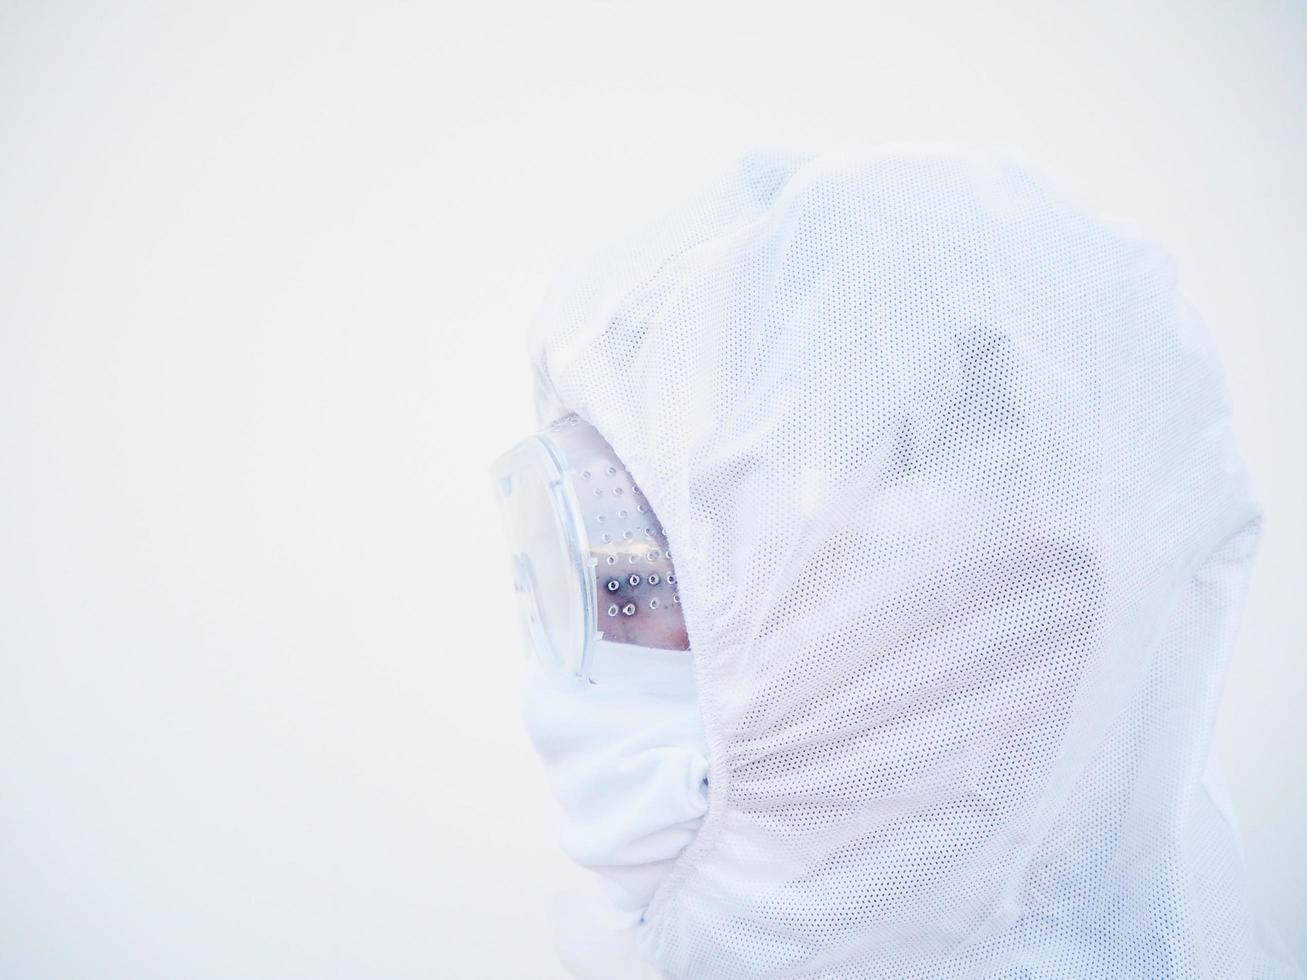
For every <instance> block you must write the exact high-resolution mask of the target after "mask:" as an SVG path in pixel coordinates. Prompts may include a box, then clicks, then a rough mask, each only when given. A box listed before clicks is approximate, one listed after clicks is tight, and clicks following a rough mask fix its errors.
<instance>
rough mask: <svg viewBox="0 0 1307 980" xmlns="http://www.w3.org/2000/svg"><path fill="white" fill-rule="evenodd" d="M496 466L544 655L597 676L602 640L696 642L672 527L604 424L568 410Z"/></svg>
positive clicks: (525, 613)
mask: <svg viewBox="0 0 1307 980" xmlns="http://www.w3.org/2000/svg"><path fill="white" fill-rule="evenodd" d="M491 474H492V476H493V478H494V484H495V491H496V494H497V496H498V499H499V504H500V511H501V513H502V515H503V520H504V527H505V531H506V532H507V535H508V542H509V550H510V553H511V556H512V569H513V586H514V589H515V591H516V593H517V598H518V605H519V609H520V612H521V618H522V623H523V626H524V628H525V630H526V634H527V639H528V643H529V645H530V647H531V649H532V650H534V651H535V653H536V654H537V656H539V657H540V659H541V660H542V661H543V662H544V663H545V664H547V665H548V666H550V667H553V668H555V669H561V670H564V671H567V672H569V673H572V674H575V675H577V676H578V677H582V678H586V679H593V675H594V673H595V666H596V663H597V659H598V658H597V657H596V652H597V651H598V650H599V649H600V647H601V646H611V645H613V644H620V645H623V646H626V647H632V648H638V649H639V650H642V651H678V650H679V651H684V650H688V649H689V639H688V637H687V635H686V631H685V619H684V616H683V615H682V613H681V607H680V596H679V594H678V592H677V582H676V570H675V567H674V566H673V565H672V557H671V555H670V553H669V552H668V549H667V540H666V538H665V537H664V534H663V529H662V527H661V526H660V525H659V523H658V519H657V517H656V516H655V515H654V513H653V509H652V507H651V506H650V505H649V502H648V501H647V500H646V499H645V497H644V495H643V494H642V493H641V492H640V488H639V487H638V486H637V485H636V484H635V483H634V481H633V480H632V478H631V476H630V474H629V473H628V472H627V471H626V468H625V467H624V466H623V465H622V463H621V460H619V459H618V458H617V455H616V453H614V452H613V450H612V447H611V446H609V445H608V443H607V442H606V441H605V440H604V438H603V436H601V435H600V434H599V432H598V430H596V429H595V428H594V427H593V426H591V425H589V424H588V423H587V422H585V421H584V420H583V419H581V418H579V417H578V416H576V415H568V416H566V417H564V418H562V419H559V420H558V421H557V422H555V423H553V424H552V425H550V426H549V427H548V428H547V429H545V430H544V431H543V432H541V433H539V434H537V435H535V436H532V437H531V438H529V439H527V440H525V441H524V442H522V443H519V444H518V445H517V446H516V447H514V448H513V449H511V450H509V452H507V453H505V454H504V455H503V456H501V457H500V458H499V459H498V460H497V461H496V462H495V464H494V466H493V467H492V468H491Z"/></svg>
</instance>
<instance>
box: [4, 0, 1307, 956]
mask: <svg viewBox="0 0 1307 980" xmlns="http://www.w3.org/2000/svg"><path fill="white" fill-rule="evenodd" d="M909 137H911V138H937V137H943V138H957V139H964V140H981V141H987V142H997V143H1000V144H1010V145H1014V146H1016V147H1019V148H1020V149H1022V150H1023V151H1024V152H1025V154H1026V155H1027V156H1028V157H1029V158H1030V159H1032V160H1034V161H1036V162H1037V163H1038V164H1039V165H1040V166H1041V167H1042V168H1043V169H1044V170H1045V171H1046V172H1047V173H1048V174H1050V175H1052V176H1053V177H1054V178H1055V180H1056V181H1057V182H1059V183H1060V184H1061V185H1062V186H1063V187H1064V188H1065V189H1066V190H1067V191H1068V192H1069V193H1071V194H1073V195H1075V196H1077V197H1079V198H1080V199H1082V200H1083V201H1086V202H1087V203H1089V204H1090V205H1091V206H1092V207H1094V208H1096V209H1099V210H1101V211H1105V212H1110V213H1113V214H1117V215H1121V216H1125V217H1128V218H1130V219H1132V220H1133V221H1134V222H1135V223H1136V224H1137V225H1138V227H1140V228H1141V229H1142V230H1144V231H1145V232H1146V233H1148V234H1149V235H1151V236H1152V237H1154V238H1156V239H1158V240H1160V241H1162V242H1163V243H1164V244H1165V245H1166V246H1167V247H1168V248H1169V249H1170V250H1171V251H1172V252H1173V253H1174V254H1175V256H1176V257H1177V259H1178V261H1179V264H1180V267H1181V270H1182V276H1183V280H1184V282H1185V284H1186V285H1187V289H1188V291H1189V292H1190V294H1191V295H1192V296H1193V297H1194V298H1195V300H1196V301H1197V303H1198V305H1199V307H1200V308H1201V309H1202V310H1203V311H1204V313H1205V315H1206V317H1207V319H1208V320H1209V321H1210V323H1211V325H1212V328H1213V331H1214V333H1215V335H1216V337H1217V340H1218V343H1219V345H1220V347H1221V348H1222V350H1223V352H1224V356H1225V358H1226V362H1227V365H1228V371H1229V378H1230V384H1231V387H1232V389H1233V394H1234V398H1235V404H1236V411H1237V422H1238V428H1239V430H1240V433H1241V437H1242V440H1243V446H1244V449H1245V451H1246V455H1247V456H1248V458H1249V461H1250V463H1251V466H1252V468H1253V470H1254V472H1255V473H1256V474H1257V475H1258V477H1259V479H1260V484H1261V487H1262V492H1263V496H1264V500H1265V504H1266V507H1267V510H1268V514H1269V525H1268V531H1267V536H1266V542H1265V546H1264V550H1263V554H1262V558H1261V562H1260V566H1259V570H1258V572H1257V574H1256V577H1255V579H1254V582H1253V587H1252V593H1251V597H1250V600H1249V605H1248V609H1247V616H1246V623H1245V627H1244V630H1243V633H1242V638H1241V642H1240V644H1239V650H1238V656H1237V661H1236V663H1235V664H1234V666H1233V668H1232V670H1231V672H1230V676H1229V684H1228V694H1227V697H1226V700H1225V704H1224V707H1223V713H1222V716H1221V719H1220V723H1219V727H1218V734H1217V748H1218V752H1219V754H1220V756H1221V758H1222V759H1223V760H1224V762H1225V764H1226V766H1227V769H1228V779H1229V783H1230V788H1231V792H1232V795H1233V797H1234V800H1235V803H1236V805H1237V807H1238V810H1239V812H1240V814H1241V817H1242V821H1243V824H1244V828H1245V832H1246V847H1247V857H1248V864H1249V867H1250V872H1251V877H1252V880H1253V884H1254V887H1255V893H1256V897H1257V900H1258V901H1259V903H1260V906H1261V909H1262V912H1263V914H1264V915H1265V917H1266V918H1268V919H1269V920H1270V921H1271V922H1273V923H1274V924H1275V926H1276V927H1277V928H1278V929H1279V930H1280V932H1281V934H1282V935H1283V936H1284V937H1285V938H1286V939H1287V940H1288V941H1289V943H1290V944H1291V945H1292V946H1293V947H1294V948H1295V949H1296V951H1297V953H1298V955H1299V957H1300V959H1303V960H1307V922H1305V920H1307V914H1305V913H1304V912H1303V911H1302V910H1303V909H1305V908H1307V844H1305V843H1304V841H1303V839H1302V836H1301V833H1300V831H1301V829H1302V828H1303V827H1307V721H1305V719H1304V715H1305V713H1304V708H1303V704H1302V701H1303V693H1304V691H1305V690H1307V656H1305V654H1307V649H1305V647H1307V643H1305V642H1304V639H1303V627H1302V610H1303V603H1304V599H1305V598H1307V595H1305V590H1304V575H1303V570H1302V556H1303V555H1304V553H1307V523H1305V522H1304V509H1303V503H1304V463H1303V452H1304V426H1303V419H1304V417H1305V416H1307V399H1305V396H1304V390H1305V389H1307V380H1305V379H1304V355H1305V354H1307V349H1305V345H1304V340H1303V334H1304V327H1305V326H1307V317H1305V316H1304V312H1303V302H1304V296H1303V286H1304V262H1305V260H1307V246H1305V242H1307V238H1305V237H1304V228H1307V178H1305V177H1304V175H1307V5H1304V4H1302V3H1267V2H1255V0H1243V2H1241V3H1237V4H1229V3H1194V2H1188V3H1174V4H1167V5H1158V4H1156V3H1128V4H1127V3H1120V4H1112V3H1101V2H1100V3H1093V4H1071V3H1056V4H1047V3H1041V4H1033V3H1032V4H1030V5H1029V6H1027V7H1018V6H1012V5H1007V4H1004V5H993V4H989V5H986V4H976V3H963V2H959V3H956V4H944V5H940V4H934V5H929V4H903V5H901V6H900V5H884V4H868V3H858V4H853V3H850V4H848V5H833V4H823V3H804V4H798V3H786V4H769V3H761V2H751V3H734V4H729V5H728V4H720V5H710V4H695V5H686V6H677V5H673V4H666V3H663V4H649V3H646V4H640V5H635V4H631V5H622V4H591V5H585V4H569V5H558V4H522V5H520V6H492V5H473V4H468V5H462V6H459V7H455V6H442V5H441V4H438V3H428V4H425V5H419V4H412V5H408V4H405V5H383V4H360V5H358V6H357V7H356V8H353V9H347V8H342V7H331V6H326V5H323V4H321V3H308V2H304V3H300V4H294V5H288V4H278V3H262V4H256V5H252V6H249V7H247V8H243V9H242V8H240V7H238V6H234V5H232V4H228V3H210V4H208V5H196V6H189V5H182V4H149V5H146V4H140V5H137V4H127V3H119V4H104V5H101V4H86V5H71V4H59V3H51V2H41V3H37V2H27V3H20V2H15V0H4V2H3V3H0V668H3V671H2V673H0V976H3V977H4V978H6V980H35V978H64V977H78V978H132V980H147V978H169V980H175V978H237V977H240V978H243V977H260V978H291V977H303V978H315V980H318V978H328V977H340V978H360V980H374V978H401V977H436V976H457V977H460V978H475V977H493V978H498V977H512V978H518V977H526V978H536V977H541V978H552V977H556V976H559V975H560V974H559V970H558V968H557V967H556V966H554V965H553V959H552V953H551V940H550V932H549V924H548V920H547V908H548V900H549V896H550V895H551V894H553V893H554V892H556V891H558V890H559V889H560V888H562V887H565V886H567V885H568V884H570V883H573V882H574V881H575V878H574V877H573V873H572V872H571V871H570V870H569V869H568V868H567V866H566V863H565V861H564V859H563V858H562V856H561V855H560V854H559V853H558V851H557V849H556V847H555V845H554V844H553V833H554V830H555V825H554V816H553V813H552V810H551V804H550V802H549V799H548V796H547V792H546V790H545V787H544V784H543V781H542V779H541V777H540V775H539V774H538V772H537V770H536V769H535V767H534V765H533V762H532V758H531V754H530V749H529V747H528V744H527V742H526V739H525V737H524V735H523V734H522V732H521V730H520V727H519V725H518V722H517V720H516V713H515V712H516V698H517V693H516V687H515V679H516V677H517V673H518V662H517V658H518V634H517V628H516V625H515V623H514V621H513V618H512V617H513V614H512V611H511V608H510V593H509V584H508V573H507V567H506V565H505V564H504V560H503V557H502V547H501V539H500V536H499V529H498V525H497V523H496V515H495V514H494V511H493V504H492V501H491V499H490V498H489V496H488V483H487V479H486V477H485V472H484V471H485V467H486V464H487V463H488V462H489V460H490V459H491V457H493V456H494V455H495V454H496V453H497V452H498V451H499V450H500V449H501V448H505V447H506V446H507V445H508V444H509V443H511V442H512V441H514V440H515V439H517V438H518V437H520V436H522V435H524V434H525V433H526V431H527V429H528V428H529V426H530V424H531V416H530V396H529V390H528V374H527V369H526V363H525V354H524V349H523V343H522V338H523V332H524V329H525V326H526V324H527V323H528V321H529V319H530V318H531V316H532V314H533V313H534V310H535V308H536V306H537V304H538V303H539V301H540V298H541V295H542V293H543V291H544V289H545V287H546V285H547V283H548V280H549V278H550V277H551V276H552V274H553V273H554V271H555V270H556V269H557V267H558V265H559V264H560V262H561V260H562V259H563V258H564V257H565V256H566V255H567V254H569V253H571V252H573V251H574V250H576V249H578V248H580V247H582V246H585V245H589V244H591V243H593V242H595V241H596V240H600V239H603V238H606V237H609V236H611V235H612V234H613V233H615V232H617V231H619V230H621V229H622V228H623V227H624V226H626V225H628V224H629V223H631V222H632V221H634V220H636V219H637V218H639V217H641V216H643V215H644V214H646V213H648V212H649V211H651V210H653V209H655V208H656V207H660V206H662V205H663V204H665V203H667V202H668V201H669V200H671V199H673V198H675V197H676V196H678V195H680V194H682V193H684V192H685V191H687V190H688V189H690V188H692V187H693V186H694V185H695V184H696V183H697V182H698V181H699V180H700V179H701V178H703V177H704V176H706V175H707V174H709V173H711V172H714V171H716V170H717V169H719V168H720V167H722V166H724V165H725V164H727V163H728V162H729V160H730V159H731V158H732V157H734V156H735V155H736V154H737V153H739V152H741V151H743V150H746V149H748V148H750V147H753V146H756V145H790V146H800V147H804V146H814V147H816V146H823V145H830V144H837V145H858V144H868V143H874V142H877V141H880V140H884V139H897V138H909Z"/></svg>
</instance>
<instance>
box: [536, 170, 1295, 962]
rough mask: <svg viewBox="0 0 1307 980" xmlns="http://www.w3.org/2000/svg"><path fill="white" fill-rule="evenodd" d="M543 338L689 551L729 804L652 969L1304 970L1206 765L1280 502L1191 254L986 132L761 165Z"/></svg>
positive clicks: (574, 407)
mask: <svg viewBox="0 0 1307 980" xmlns="http://www.w3.org/2000/svg"><path fill="white" fill-rule="evenodd" d="M533 349H534V358H535V365H536V369H537V376H538V379H539V382H540V386H541V396H542V399H541V400H542V404H545V405H546V406H547V408H546V409H545V411H544V414H545V415H552V414H557V413H561V412H562V411H567V410H571V411H576V412H578V413H579V414H580V415H581V416H582V417H584V418H586V419H588V420H589V421H591V422H592V423H593V424H594V425H595V426H596V427H597V428H598V429H599V430H600V431H601V432H602V433H603V434H604V436H605V437H606V438H607V439H608V440H609V442H610V443H611V444H612V446H613V447H614V449H615V450H616V451H617V453H618V455H619V456H620V457H621V458H622V459H623V460H624V461H625V462H626V464H627V467H628V469H629V470H630V472H631V473H632V474H633V476H634V478H635V479H637V480H638V481H639V484H640V486H641V487H642V489H643V490H644V492H645V494H646V495H647V497H648V499H649V501H650V503H651V504H652V506H653V508H654V510H655V512H656V513H657V514H658V516H659V518H660V519H661V521H662V524H663V526H664V528H665V530H666V533H667V537H668V542H669V546H670V548H671V549H672V551H673V552H674V554H675V556H676V559H675V560H676V565H677V570H678V573H679V579H680V586H681V598H682V603H683V606H684V611H685V620H686V625H687V628H688V631H689V635H690V643H691V648H692V651H693V654H694V658H695V662H696V670H697V680H698V687H699V698H700V704H701V712H702V717H703V724H704V730H705V734H706V737H707V744H708V747H709V766H710V769H709V779H710V801H709V807H708V813H707V817H706V819H705V821H704V824H703V826H702V829H701V830H700V832H699V834H698V836H697V837H696V839H695V840H694V842H693V843H692V844H691V845H690V847H689V848H688V849H687V850H686V851H685V852H684V853H683V854H682V855H681V857H680V858H679V860H678V861H677V863H676V865H675V867H674V869H673V870H672V872H671V873H670V875H669V876H668V877H667V878H666V880H665V881H664V882H663V884H662V885H661V887H660V888H659V890H658V892H657V893H656V895H655V896H654V899H653V901H652V904H651V905H650V906H649V908H648V909H647V911H646V913H645V919H644V924H643V925H642V926H641V948H642V949H643V950H644V953H645V955H646V956H647V957H648V958H649V959H650V960H651V961H652V962H654V963H656V964H657V965H658V966H659V967H660V968H661V969H662V970H664V971H665V972H666V973H667V974H668V975H670V976H673V977H682V978H701V977H711V978H757V977H777V978H779V977H813V978H829V980H834V978H862V977H895V978H917V977H921V978H925V977H929V978H940V977H1283V976H1298V975H1300V974H1298V973H1297V972H1296V969H1295V967H1294V966H1293V964H1292V963H1291V962H1290V961H1289V959H1288V957H1287V955H1286V954H1284V953H1283V952H1282V947H1280V946H1279V945H1278V944H1277V943H1276V942H1275V941H1274V940H1273V939H1272V938H1270V937H1269V936H1268V935H1267V934H1266V933H1265V931H1264V930H1261V929H1259V927H1258V925H1257V923H1256V919H1255V916H1254V915H1253V914H1252V912H1251V910H1250V901H1249V898H1248V894H1247V888H1246V885H1245V882H1244V877H1243V871H1242V865H1241V859H1240V856H1239V851H1238V847H1237V842H1236V841H1235V839H1234V834H1233V832H1232V830H1231V827H1230V825H1229V823H1228V822H1227V820H1226V819H1225V817H1224V816H1223V814H1222V812H1221V811H1220V810H1219V809H1218V808H1217V807H1216V806H1215V805H1214V804H1213V802H1212V800H1211V798H1210V796H1209V794H1208V792H1207V790H1206V788H1205V783H1204V771H1205V767H1206V765H1207V762H1208V750H1209V732H1210V729H1211V726H1212V719H1213V713H1214V710H1215V707H1216V703H1217V698H1218V693H1219V690H1220V686H1221V681H1222V676H1223V673H1224V670H1225V665H1226V662H1227V659H1228V657H1229V654H1230V651H1231V647H1232V643H1233V640H1234V636H1235V630H1236V622H1237V618H1238V614H1239V611H1240V606H1241V603H1242V599H1243V595H1244V591H1245V586H1246V580H1247V575H1248V571H1249V564H1250V562H1251V560H1252V557H1253V554H1254V551H1255V548H1256V542H1257V538H1258V535H1259V529H1260V516H1259V509H1258V506H1257V503H1256V501H1255V499H1254V496H1253V493H1252V490H1251V488H1250V484H1249V480H1248V478H1247V475H1246V473H1245V468H1244V466H1243V463H1242V462H1241V460H1240V457H1239V455H1238V452H1237V449H1236V447H1235V444H1234V440H1233V437H1232V434H1231V429H1230V418H1229V408H1228V404H1227V398H1226V395H1225V392H1224V389H1223V383H1222V380H1221V377H1220V371H1219V366H1218V363H1217V360H1216V357H1215V354H1214V351H1213V348H1212V346H1211V343H1210V341H1209V339H1208V336H1207V334H1206V332H1205V329H1204V327H1203V326H1202V325H1201V323H1200V322H1199V320H1198V319H1197V317H1196V316H1195V314H1194V312H1193V311H1192V309H1191V308H1190V307H1189V306H1188V305H1187V304H1186V302H1185V300H1184V299H1183V298H1182V296H1181V295H1180V293H1179V291H1178V289H1177V282H1176V274H1175V271H1174V268H1173V264H1172V262H1171V261H1170V260H1169V259H1168V258H1167V257H1166V256H1165V255H1164V254H1163V253H1162V252H1161V251H1159V250H1158V249H1157V248H1155V247H1153V246H1151V245H1149V244H1146V243H1144V242H1142V241H1138V240H1136V239H1135V238H1134V237H1133V236H1131V235H1130V234H1128V233H1126V232H1124V231H1122V230H1119V229H1117V228H1115V227H1113V226H1111V225H1109V224H1107V223H1105V222H1103V221H1100V220H1096V219H1094V218H1091V217H1089V216H1086V215H1085V214H1083V213H1082V212H1081V211H1080V210H1078V209H1077V208H1075V207H1073V206H1072V205H1070V204H1068V203H1067V202H1065V201H1064V200H1063V199H1061V198H1060V197H1059V196H1058V195H1056V194H1055V193H1053V192H1052V191H1050V190H1048V189H1047V188H1046V187H1045V186H1044V185H1043V183H1042V182H1041V181H1039V180H1037V179H1036V178H1034V177H1032V176H1031V175H1030V174H1028V173H1027V172H1026V171H1024V170H1023V169H1021V168H1020V167H1018V166H1016V165H1013V164H1011V163H1008V162H1006V161H1005V160H1003V159H1001V158H999V157H996V156H994V155H991V154H988V153H985V152H979V151H969V150H962V149H957V148H935V147H915V146H890V147H886V148H883V149H879V150H874V151H868V152H865V153H854V154H833V155H821V156H812V157H805V156H799V155H772V154H755V155H753V156H750V157H748V158H746V159H745V160H744V161H742V162H741V164H740V165H739V166H738V167H736V168H734V169H732V170H731V171H730V172H729V173H728V174H726V175H724V176H723V177H721V178H719V179H718V180H716V181H715V182H713V183H712V184H710V185H709V186H708V187H707V188H705V189H704V190H703V191H702V192H701V193H699V194H698V195H696V196H694V197H692V198H691V199H689V200H687V201H684V202H682V203H681V204H680V205H679V206H677V207H676V208H674V209H672V210H671V211H670V212H668V213H667V214H665V215H664V216H662V217H661V218H659V219H657V220H655V221H653V222H652V223H651V224H650V225H649V226H648V227H646V228H643V229H641V230H640V231H639V232H638V233H636V234H634V235H632V236H631V237H629V238H628V239H627V240H625V241H622V242H619V243H618V244H616V245H615V246H613V247H612V248H610V249H608V250H606V251H605V252H603V253H600V254H599V255H597V256H594V257H591V258H589V259H586V260H583V261H581V262H579V263H577V265H576V266H575V268H573V269H572V270H570V271H569V273H568V274H567V276H565V278H564V281H563V283H562V285H561V286H560V288H559V289H558V290H557V291H556V293H555V294H554V295H553V296H552V297H551V299H550V301H549V302H548V304H547V305H546V308H545V310H544V312H543V314H542V316H541V318H540V322H539V324H538V327H537V330H536V333H535V337H534V348H533ZM542 421H547V419H542Z"/></svg>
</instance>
